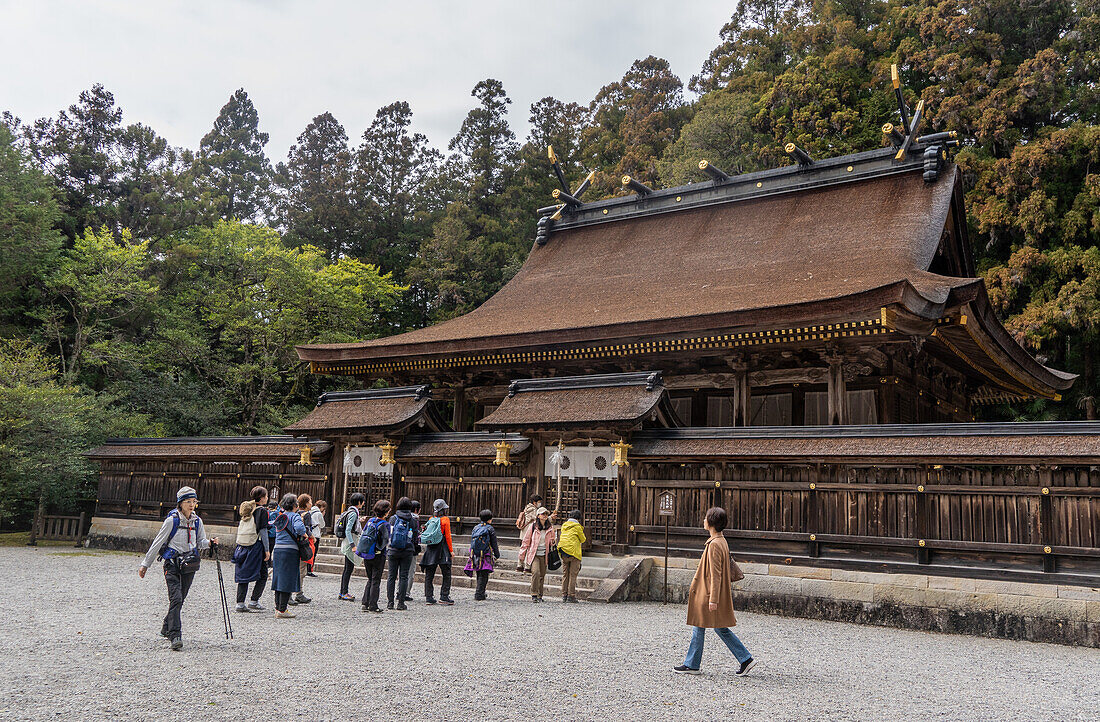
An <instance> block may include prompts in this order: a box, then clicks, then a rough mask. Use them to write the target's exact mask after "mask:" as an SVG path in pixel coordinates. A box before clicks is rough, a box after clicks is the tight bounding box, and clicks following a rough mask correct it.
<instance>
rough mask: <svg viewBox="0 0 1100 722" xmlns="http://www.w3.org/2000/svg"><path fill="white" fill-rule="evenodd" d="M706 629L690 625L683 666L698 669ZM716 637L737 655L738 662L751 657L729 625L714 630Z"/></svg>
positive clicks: (700, 662) (701, 660) (701, 657)
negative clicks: (688, 642)
mask: <svg viewBox="0 0 1100 722" xmlns="http://www.w3.org/2000/svg"><path fill="white" fill-rule="evenodd" d="M706 631H707V630H706V629H705V628H703V627H692V631H691V644H689V645H688V653H687V656H686V657H684V666H685V667H691V668H692V669H699V665H701V664H702V663H703V635H704V634H706ZM714 631H715V632H716V633H717V634H718V637H719V638H720V639H721V640H722V641H723V642H725V643H726V646H727V647H729V648H730V651H731V652H733V656H734V657H737V661H738V662H742V663H744V662H746V661H748V660H750V659H752V655H751V654H749V650H747V649H745V645H744V644H742V643H741V640H740V639H738V638H737V635H736V634H734V633H733V632H731V631H730V629H729V627H719V628H718V629H715V630H714Z"/></svg>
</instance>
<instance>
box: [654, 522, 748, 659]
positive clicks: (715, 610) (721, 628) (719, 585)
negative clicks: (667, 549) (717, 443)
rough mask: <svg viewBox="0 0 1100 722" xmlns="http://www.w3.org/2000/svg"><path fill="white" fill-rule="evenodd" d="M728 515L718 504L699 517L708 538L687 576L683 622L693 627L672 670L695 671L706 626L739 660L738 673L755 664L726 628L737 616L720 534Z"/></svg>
mask: <svg viewBox="0 0 1100 722" xmlns="http://www.w3.org/2000/svg"><path fill="white" fill-rule="evenodd" d="M728 519H729V517H728V516H727V515H726V510H725V509H723V508H722V507H719V506H716V507H712V508H711V509H708V510H707V513H706V516H705V517H704V518H703V528H704V529H706V530H707V531H708V532H710V538H709V539H707V541H706V544H704V545H703V557H702V559H700V560H699V567H698V568H697V569H696V570H695V577H694V578H693V579H692V580H691V591H690V592H688V618H687V623H688V626H690V627H694V629H693V630H692V632H691V644H690V645H688V651H687V656H686V657H685V658H684V663H683V664H682V665H680V666H679V667H675V668H674V670H675V671H676V672H681V673H685V674H698V673H699V665H700V664H702V662H703V635H704V633H705V632H706V630H707V629H713V630H714V631H715V632H717V633H718V637H719V638H720V639H721V640H722V641H723V642H725V643H726V646H727V647H729V649H730V651H731V652H733V656H735V657H736V658H737V661H738V662H740V663H741V668H740V669H738V670H737V675H738V676H744V675H745V674H748V671H749V670H750V669H752V668H753V665H755V664H756V660H754V659H753V658H752V655H751V654H749V650H747V649H745V645H744V644H742V643H741V640H740V639H738V638H737V635H736V634H734V633H733V632H732V631H730V627H733V626H735V625H736V624H737V619H736V618H735V617H734V616H733V595H732V594H731V593H730V584H731V579H730V574H731V573H730V548H729V546H728V545H727V544H726V538H725V537H724V536H722V530H724V529H725V528H726V524H727V523H728Z"/></svg>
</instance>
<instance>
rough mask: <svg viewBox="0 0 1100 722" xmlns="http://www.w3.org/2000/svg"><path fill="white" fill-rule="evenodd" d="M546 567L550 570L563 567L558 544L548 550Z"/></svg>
mask: <svg viewBox="0 0 1100 722" xmlns="http://www.w3.org/2000/svg"><path fill="white" fill-rule="evenodd" d="M546 568H547V569H548V570H550V571H555V570H557V569H561V554H560V553H558V547H557V545H556V544H555V545H554V546H552V547H550V551H548V552H546Z"/></svg>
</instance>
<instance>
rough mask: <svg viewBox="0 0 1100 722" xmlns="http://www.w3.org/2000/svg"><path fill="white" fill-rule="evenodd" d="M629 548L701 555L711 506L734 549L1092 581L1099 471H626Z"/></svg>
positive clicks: (1099, 565) (714, 467)
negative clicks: (670, 507) (726, 519)
mask: <svg viewBox="0 0 1100 722" xmlns="http://www.w3.org/2000/svg"><path fill="white" fill-rule="evenodd" d="M631 475H632V478H631V482H630V487H629V488H630V497H631V498H630V500H629V502H628V505H627V515H628V531H627V542H628V543H629V544H630V545H631V546H632V547H635V548H645V549H652V548H655V547H663V545H664V532H665V529H664V519H663V518H662V517H659V516H658V515H657V512H656V499H657V496H658V495H659V494H660V493H662V492H663V491H665V490H671V491H673V492H674V493H675V494H676V497H677V502H678V503H677V513H676V516H675V517H673V518H672V519H671V520H670V538H671V540H672V541H671V543H672V545H673V546H674V547H677V548H678V549H682V550H691V551H692V553H697V550H698V548H699V546H700V544H701V542H702V541H703V537H704V536H705V532H704V531H703V530H702V529H701V520H702V517H703V514H704V513H705V512H706V510H707V508H709V507H711V506H722V507H724V508H725V509H726V510H727V512H728V513H729V515H730V524H729V528H727V530H726V536H727V537H728V538H729V539H730V546H731V548H732V549H735V550H737V551H738V552H741V553H745V554H749V555H752V554H759V555H762V556H768V555H771V556H775V555H787V556H792V557H799V558H802V559H804V560H814V559H817V560H821V561H822V562H824V561H827V560H829V559H834V560H860V561H866V562H886V563H894V564H913V565H917V566H923V565H937V566H946V567H955V568H960V569H978V568H983V567H984V568H987V569H1000V568H1013V569H1019V570H1026V571H1035V572H1043V573H1052V572H1061V573H1067V574H1087V575H1094V576H1096V575H1100V468H1098V467H1096V466H1046V467H1044V466H1039V465H1035V466H1030V465H988V464H987V465H978V464H974V465H958V466H950V465H945V466H942V467H937V466H933V465H923V464H917V463H913V464H909V465H905V464H898V465H892V466H872V465H862V466H859V465H845V464H763V463H761V464H747V463H733V462H718V463H697V462H693V463H679V462H642V463H635V464H633V465H632V467H631Z"/></svg>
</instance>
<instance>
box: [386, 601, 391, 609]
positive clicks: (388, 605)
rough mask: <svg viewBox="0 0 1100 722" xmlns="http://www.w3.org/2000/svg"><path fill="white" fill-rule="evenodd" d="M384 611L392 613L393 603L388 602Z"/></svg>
mask: <svg viewBox="0 0 1100 722" xmlns="http://www.w3.org/2000/svg"><path fill="white" fill-rule="evenodd" d="M386 609H389V610H390V611H393V602H390V603H389V604H387V605H386Z"/></svg>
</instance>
